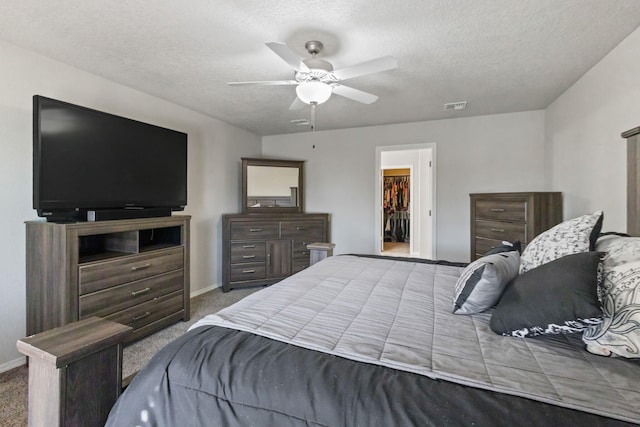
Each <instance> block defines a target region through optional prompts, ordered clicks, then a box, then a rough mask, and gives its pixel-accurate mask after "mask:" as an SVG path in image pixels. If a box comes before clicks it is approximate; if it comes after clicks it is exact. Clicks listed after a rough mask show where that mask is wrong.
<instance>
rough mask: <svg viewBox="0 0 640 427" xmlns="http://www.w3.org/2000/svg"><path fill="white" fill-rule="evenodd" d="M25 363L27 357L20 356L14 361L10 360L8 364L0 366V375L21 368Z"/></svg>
mask: <svg viewBox="0 0 640 427" xmlns="http://www.w3.org/2000/svg"><path fill="white" fill-rule="evenodd" d="M26 363H27V357H26V356H22V357H19V358H17V359H15V360H10V361H8V362H5V363H2V364H0V373H2V372H7V371H10V370H12V369H13V368H17V367H18V366H22V365H24V364H26Z"/></svg>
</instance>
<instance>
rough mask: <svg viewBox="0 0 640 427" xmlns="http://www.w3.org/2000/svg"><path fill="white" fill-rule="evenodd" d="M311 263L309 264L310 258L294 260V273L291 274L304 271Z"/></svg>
mask: <svg viewBox="0 0 640 427" xmlns="http://www.w3.org/2000/svg"><path fill="white" fill-rule="evenodd" d="M309 265H310V262H309V257H307V259H294V260H293V268H292V270H293V271H292V272H291V274H295V273H297V272H299V271H302V270H304V269H305V268H307V267H309Z"/></svg>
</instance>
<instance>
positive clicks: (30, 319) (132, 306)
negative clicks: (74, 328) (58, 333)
mask: <svg viewBox="0 0 640 427" xmlns="http://www.w3.org/2000/svg"><path fill="white" fill-rule="evenodd" d="M189 224H190V217H189V216H186V215H179V216H178V215H176V216H171V217H165V218H145V219H132V220H117V221H99V222H80V223H69V224H63V223H50V222H44V221H29V222H27V223H26V227H27V289H26V294H27V335H33V334H36V333H39V332H42V331H45V330H49V329H52V328H55V327H58V326H63V325H66V324H68V323H71V322H75V321H77V320H82V319H86V318H89V317H91V316H97V317H102V318H104V319H107V320H111V321H114V322H117V323H121V324H123V325H127V326H131V327H132V328H133V333H132V334H131V335H129V337H128V338H127V341H134V340H137V339H139V338H142V337H144V336H147V335H149V334H151V333H153V332H156V331H158V330H160V329H162V328H164V327H166V326H168V325H170V324H172V323H175V322H177V321H179V320H189V318H190V303H189V302H190V287H189Z"/></svg>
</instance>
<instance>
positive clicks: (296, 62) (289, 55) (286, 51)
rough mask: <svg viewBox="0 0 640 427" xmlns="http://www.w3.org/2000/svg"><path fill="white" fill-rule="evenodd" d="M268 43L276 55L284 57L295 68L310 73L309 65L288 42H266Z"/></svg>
mask: <svg viewBox="0 0 640 427" xmlns="http://www.w3.org/2000/svg"><path fill="white" fill-rule="evenodd" d="M266 45H267V47H269V49H271V50H272V51H274V52H275V54H276V55H278V56H279V57H280V58H282V59H284V61H285V62H286V63H287V64H289V66H290V67H291V68H293V69H294V70H296V71H304V72H305V73H308V72H309V71H310V70H309V67H307V66H306V65H305V63H304V62H302V59H301V58H300V57H299V56H298V55H296V53H295V52H294V51H292V50H291V49H290V48H289V46H287V45H286V44H284V43H278V42H269V43H266Z"/></svg>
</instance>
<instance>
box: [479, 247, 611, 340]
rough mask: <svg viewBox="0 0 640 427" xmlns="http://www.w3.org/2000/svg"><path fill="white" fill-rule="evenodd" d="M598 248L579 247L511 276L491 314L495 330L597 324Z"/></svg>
mask: <svg viewBox="0 0 640 427" xmlns="http://www.w3.org/2000/svg"><path fill="white" fill-rule="evenodd" d="M601 258H602V253H600V252H581V253H577V254H572V255H567V256H564V257H562V258H558V259H557V260H554V261H551V262H548V263H546V264H543V265H541V266H540V267H537V268H534V269H533V270H530V271H528V272H526V273H523V274H521V275H519V276H518V277H516V278H515V279H514V280H513V281H512V282H511V283H510V284H509V286H507V289H505V291H504V294H503V295H502V298H501V299H500V302H499V303H498V305H497V306H496V309H495V311H494V312H493V314H492V315H491V321H490V322H489V326H490V327H491V330H492V331H494V332H495V333H498V334H501V335H511V336H515V337H532V336H536V335H544V334H561V333H573V332H582V331H583V330H585V329H586V328H588V327H591V326H594V325H597V324H599V323H602V309H601V307H600V301H599V299H598V287H599V286H600V285H601V283H602V274H601V271H602V269H601V267H602V260H601Z"/></svg>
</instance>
